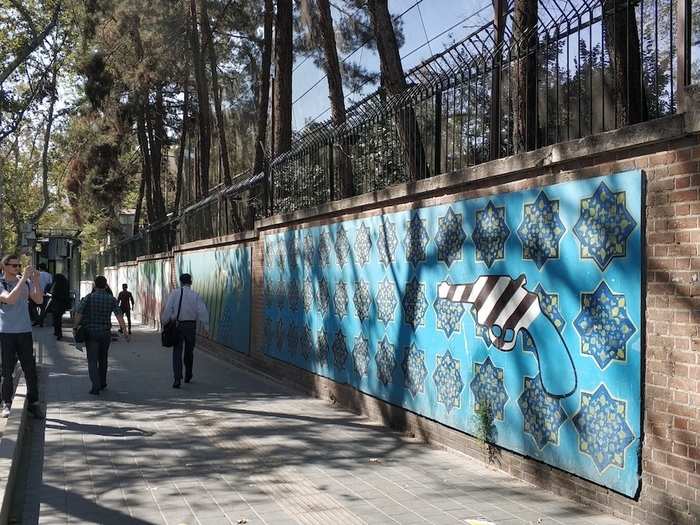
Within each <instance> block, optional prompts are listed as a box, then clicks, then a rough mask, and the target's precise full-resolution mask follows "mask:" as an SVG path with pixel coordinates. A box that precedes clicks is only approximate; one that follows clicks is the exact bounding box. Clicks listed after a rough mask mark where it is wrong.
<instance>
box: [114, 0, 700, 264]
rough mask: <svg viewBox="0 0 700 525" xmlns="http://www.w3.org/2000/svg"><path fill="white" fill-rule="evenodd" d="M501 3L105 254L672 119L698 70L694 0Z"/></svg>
mask: <svg viewBox="0 0 700 525" xmlns="http://www.w3.org/2000/svg"><path fill="white" fill-rule="evenodd" d="M501 1H503V4H501V5H496V7H497V9H496V10H495V11H496V13H497V16H496V17H494V20H493V21H492V22H489V23H487V24H485V25H483V26H482V27H480V28H478V29H476V30H475V31H474V32H473V33H471V34H470V35H468V36H467V37H466V38H464V39H462V40H460V41H458V42H455V43H454V44H453V45H451V46H450V47H448V48H446V49H445V50H444V51H442V52H441V53H439V54H437V55H434V56H433V57H431V58H430V59H429V60H426V61H425V62H423V63H421V64H420V65H418V66H417V67H415V68H413V69H412V70H410V71H409V72H408V73H407V74H406V80H407V84H408V87H407V89H406V91H405V92H403V93H401V94H400V95H394V96H391V95H389V94H387V93H386V92H385V91H384V90H383V89H379V90H377V91H376V92H374V93H372V94H371V95H369V96H367V97H365V98H364V99H363V100H361V101H360V102H357V103H356V104H354V105H353V106H352V107H350V108H349V109H348V110H347V119H346V122H345V123H343V124H342V125H340V126H334V125H333V124H332V122H331V121H326V122H321V123H312V124H310V125H309V126H307V127H306V128H305V129H304V130H302V131H301V132H299V133H297V136H296V140H295V141H294V144H293V147H292V149H291V150H290V151H288V152H286V153H284V154H282V155H280V156H278V157H276V158H274V159H272V160H270V161H269V162H267V164H266V167H265V171H264V172H262V173H258V174H251V173H250V172H246V173H243V174H241V175H239V176H238V177H236V179H235V180H234V182H233V184H232V185H231V186H230V187H228V188H225V187H218V188H216V189H215V190H213V191H212V192H211V193H210V195H209V196H208V197H207V198H205V199H202V200H201V201H199V202H197V203H195V204H193V205H192V206H190V207H188V208H186V209H185V210H184V211H182V212H181V213H180V215H179V216H178V217H174V218H171V219H169V220H168V221H166V222H164V223H162V224H157V225H152V226H150V227H148V228H146V229H145V230H143V231H142V232H141V233H140V234H139V235H137V236H136V237H133V238H131V239H128V240H126V241H123V242H122V243H120V244H119V245H118V246H116V247H112V248H111V249H110V255H106V254H103V255H102V256H101V260H102V261H104V262H105V263H106V262H110V263H111V264H114V263H117V262H122V261H126V260H133V259H135V258H136V257H137V256H140V255H146V254H154V253H159V252H166V251H169V250H171V249H172V248H173V247H174V246H176V245H180V244H183V243H187V242H191V241H196V240H202V239H208V238H211V237H217V236H222V235H226V234H230V233H235V232H240V231H244V230H248V229H252V228H253V224H254V221H255V220H256V219H260V218H264V217H268V216H271V215H276V214H280V213H290V212H294V211H298V210H303V209H306V208H310V207H314V206H318V205H321V204H324V203H327V202H330V201H333V200H337V199H340V198H343V197H345V196H350V195H360V194H363V193H367V192H373V191H377V190H381V189H383V188H386V187H388V186H391V185H393V184H397V183H401V182H407V181H411V180H419V179H424V178H427V177H431V176H434V175H437V174H439V173H446V172H451V171H455V170H460V169H463V168H466V167H469V166H474V165H477V164H480V163H483V162H486V161H488V160H492V159H496V158H501V157H505V156H509V155H513V154H515V153H520V152H523V151H527V150H532V149H535V148H539V147H542V146H546V145H550V144H556V143H559V142H563V141H567V140H572V139H577V138H581V137H585V136H587V135H593V134H596V133H600V132H604V131H609V130H613V129H617V128H620V127H623V126H626V125H629V124H634V123H637V122H642V121H646V120H650V119H654V118H658V117H663V116H666V115H670V114H673V113H675V112H676V111H677V108H678V107H679V102H680V103H682V101H679V94H682V93H683V89H682V88H684V87H685V85H687V84H689V83H691V82H694V81H698V80H700V73H699V72H698V71H700V61H698V60H697V57H695V58H696V60H695V62H694V61H693V58H694V57H693V56H691V54H692V51H693V49H695V48H696V47H698V48H699V49H700V44H696V42H700V37H698V36H697V35H700V28H698V27H697V24H693V23H692V20H693V19H694V18H697V19H698V20H700V7H699V6H697V5H696V6H692V4H691V2H690V0H635V1H630V0H539V1H537V0H532V2H531V3H536V5H537V12H538V17H537V24H536V27H534V26H532V25H530V26H528V25H527V24H526V23H525V22H524V21H523V20H521V19H520V18H519V17H518V16H517V15H516V14H515V13H514V11H513V5H512V0H511V2H510V4H508V3H507V2H506V0H501ZM695 11H697V14H695ZM694 15H695V16H694ZM678 79H680V82H681V86H679V85H678V83H679V80H678ZM681 107H682V106H681ZM344 180H350V181H351V184H350V186H351V187H344V184H343V181H344ZM104 265H107V264H104Z"/></svg>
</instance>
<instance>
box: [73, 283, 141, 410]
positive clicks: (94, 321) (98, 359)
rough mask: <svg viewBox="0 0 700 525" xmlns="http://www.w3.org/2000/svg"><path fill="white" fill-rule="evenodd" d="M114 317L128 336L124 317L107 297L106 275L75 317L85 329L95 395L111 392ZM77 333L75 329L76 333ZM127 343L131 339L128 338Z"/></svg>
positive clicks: (77, 322)
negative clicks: (109, 374)
mask: <svg viewBox="0 0 700 525" xmlns="http://www.w3.org/2000/svg"><path fill="white" fill-rule="evenodd" d="M112 314H114V315H115V316H116V317H117V321H118V322H119V328H121V331H122V332H126V326H125V325H124V317H123V316H122V312H121V310H120V309H119V304H118V303H117V300H116V299H115V298H114V296H113V295H111V294H109V293H107V279H106V278H105V277H104V276H103V275H98V276H97V277H95V289H94V290H93V291H92V293H89V294H88V295H86V296H85V297H83V299H82V300H81V301H80V305H78V309H77V311H76V314H75V327H76V328H77V327H78V326H79V325H82V326H84V327H85V331H86V335H85V350H86V352H87V360H88V374H89V375H90V381H91V382H92V389H91V390H90V393H91V394H92V395H95V396H96V395H99V393H100V390H103V389H105V388H107V358H108V354H109V344H110V343H111V341H112V338H111V335H110V329H111V327H112ZM74 330H75V329H74ZM125 337H126V340H127V341H128V340H129V336H128V335H125Z"/></svg>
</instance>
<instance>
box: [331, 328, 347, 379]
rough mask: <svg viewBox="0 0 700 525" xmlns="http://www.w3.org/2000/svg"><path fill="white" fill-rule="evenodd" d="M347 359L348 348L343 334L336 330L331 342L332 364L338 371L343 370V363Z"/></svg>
mask: <svg viewBox="0 0 700 525" xmlns="http://www.w3.org/2000/svg"><path fill="white" fill-rule="evenodd" d="M347 359H348V348H347V345H346V343H345V334H343V332H342V330H338V331H337V332H336V334H335V339H334V340H333V364H334V365H335V367H336V368H337V369H338V370H342V369H343V368H345V361H347Z"/></svg>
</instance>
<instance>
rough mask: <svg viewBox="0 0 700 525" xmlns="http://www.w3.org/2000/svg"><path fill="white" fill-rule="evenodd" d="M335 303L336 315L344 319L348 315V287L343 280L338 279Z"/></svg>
mask: <svg viewBox="0 0 700 525" xmlns="http://www.w3.org/2000/svg"><path fill="white" fill-rule="evenodd" d="M333 305H334V306H335V315H337V316H338V318H340V319H342V318H343V317H345V316H346V315H348V289H347V285H346V284H345V282H343V281H338V282H337V283H336V285H335V294H334V296H333Z"/></svg>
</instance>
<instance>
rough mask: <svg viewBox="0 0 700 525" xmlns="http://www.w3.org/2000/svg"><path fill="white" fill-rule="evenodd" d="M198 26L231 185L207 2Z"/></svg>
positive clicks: (223, 162)
mask: <svg viewBox="0 0 700 525" xmlns="http://www.w3.org/2000/svg"><path fill="white" fill-rule="evenodd" d="M200 6H201V9H200V25H201V27H202V41H203V42H204V47H206V50H207V53H208V55H209V69H211V85H212V90H213V92H214V111H215V112H216V126H217V129H218V131H219V146H220V148H221V162H222V164H223V168H224V169H223V171H224V184H226V185H227V186H230V185H231V166H230V164H229V159H228V145H227V144H226V126H225V122H224V113H223V111H222V110H221V92H220V91H219V73H218V71H217V68H218V61H217V58H216V49H214V38H213V36H212V31H211V26H210V24H209V15H208V13H207V0H201V2H200Z"/></svg>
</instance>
